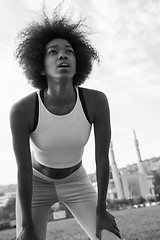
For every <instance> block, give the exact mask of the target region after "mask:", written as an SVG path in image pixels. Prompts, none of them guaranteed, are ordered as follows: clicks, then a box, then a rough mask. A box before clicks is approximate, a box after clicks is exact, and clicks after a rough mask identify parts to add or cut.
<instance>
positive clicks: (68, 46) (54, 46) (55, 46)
mask: <svg viewBox="0 0 160 240" xmlns="http://www.w3.org/2000/svg"><path fill="white" fill-rule="evenodd" d="M57 47H58V45H52V46H49V47H48V48H47V50H49V49H50V48H57ZM65 47H67V48H72V46H71V45H65ZM72 49H73V48H72Z"/></svg>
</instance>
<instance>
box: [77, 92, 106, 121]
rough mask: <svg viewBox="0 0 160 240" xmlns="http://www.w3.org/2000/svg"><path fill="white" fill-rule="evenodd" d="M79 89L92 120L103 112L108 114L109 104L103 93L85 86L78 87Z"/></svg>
mask: <svg viewBox="0 0 160 240" xmlns="http://www.w3.org/2000/svg"><path fill="white" fill-rule="evenodd" d="M80 90H81V91H82V93H83V96H84V99H85V102H86V105H87V109H88V112H89V115H90V118H91V119H92V122H94V119H95V117H96V116H98V115H102V114H104V112H106V113H108V114H109V104H108V99H107V96H106V95H105V93H103V92H101V91H98V90H94V89H87V88H80Z"/></svg>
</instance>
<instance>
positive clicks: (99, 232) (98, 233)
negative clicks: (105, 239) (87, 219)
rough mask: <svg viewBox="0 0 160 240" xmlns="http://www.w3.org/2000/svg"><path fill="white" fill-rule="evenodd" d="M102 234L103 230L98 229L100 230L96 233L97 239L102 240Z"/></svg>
mask: <svg viewBox="0 0 160 240" xmlns="http://www.w3.org/2000/svg"><path fill="white" fill-rule="evenodd" d="M101 232H102V230H101V229H98V230H97V231H96V237H97V238H98V239H100V240H101Z"/></svg>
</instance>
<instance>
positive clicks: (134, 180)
mask: <svg viewBox="0 0 160 240" xmlns="http://www.w3.org/2000/svg"><path fill="white" fill-rule="evenodd" d="M134 139H135V147H136V152H137V159H138V162H137V164H133V165H132V168H130V171H127V170H126V169H125V170H124V169H123V171H121V172H120V171H119V169H118V168H117V164H116V160H115V155H114V150H113V143H112V142H111V145H110V166H111V178H110V180H109V185H108V194H107V198H108V199H113V200H115V199H124V198H125V199H133V198H139V197H143V198H145V199H148V198H150V197H154V196H155V193H154V185H153V175H151V174H148V172H147V171H146V168H145V165H144V163H143V161H142V159H141V153H140V149H139V143H138V140H137V138H136V134H135V131H134Z"/></svg>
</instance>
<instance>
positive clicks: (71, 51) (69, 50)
mask: <svg viewBox="0 0 160 240" xmlns="http://www.w3.org/2000/svg"><path fill="white" fill-rule="evenodd" d="M66 53H69V54H74V51H73V50H72V49H68V50H67V51H66Z"/></svg>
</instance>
